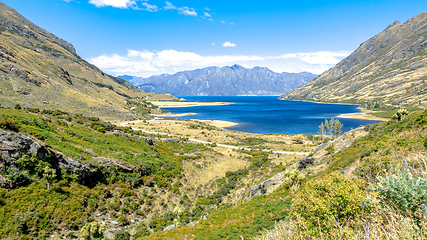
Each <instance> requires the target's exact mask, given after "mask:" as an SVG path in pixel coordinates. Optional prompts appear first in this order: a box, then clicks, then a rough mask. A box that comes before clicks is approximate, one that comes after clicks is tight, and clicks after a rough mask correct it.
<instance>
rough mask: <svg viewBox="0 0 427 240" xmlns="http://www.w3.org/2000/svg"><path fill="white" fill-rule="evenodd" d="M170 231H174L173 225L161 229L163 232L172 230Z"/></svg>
mask: <svg viewBox="0 0 427 240" xmlns="http://www.w3.org/2000/svg"><path fill="white" fill-rule="evenodd" d="M172 229H175V224H172V225H169V226H167V227H165V228H164V229H163V231H169V230H172Z"/></svg>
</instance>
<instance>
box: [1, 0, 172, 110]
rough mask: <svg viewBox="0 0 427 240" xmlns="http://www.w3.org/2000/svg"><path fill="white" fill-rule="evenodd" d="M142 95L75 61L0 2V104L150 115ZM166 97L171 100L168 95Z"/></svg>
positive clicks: (68, 50)
mask: <svg viewBox="0 0 427 240" xmlns="http://www.w3.org/2000/svg"><path fill="white" fill-rule="evenodd" d="M158 97H166V98H167V97H168V96H156V95H155V94H152V93H146V92H144V91H141V90H140V89H138V88H136V87H135V86H132V85H131V84H129V83H127V82H125V81H124V80H123V79H121V78H117V77H113V76H109V75H107V74H105V73H104V72H102V71H101V70H100V69H98V68H97V67H96V66H94V65H92V64H90V63H88V62H86V61H85V60H83V59H82V58H80V57H79V56H78V55H77V53H76V51H75V49H74V47H73V45H71V44H70V43H68V42H66V41H64V40H62V39H60V38H58V37H56V36H55V35H53V34H52V33H50V32H48V31H46V30H44V29H42V28H40V27H38V26H36V25H35V24H33V23H31V22H30V21H29V20H27V19H26V18H24V17H23V16H22V15H20V14H19V13H18V12H16V11H15V10H14V9H12V8H10V7H8V6H6V5H5V4H3V3H2V2H0V104H1V106H3V107H14V106H15V105H16V104H20V105H21V106H23V107H31V108H40V109H60V110H65V111H68V112H74V113H82V114H86V115H90V116H98V117H104V118H107V117H120V118H127V117H134V116H137V115H139V114H140V113H147V112H150V111H151V109H150V106H151V104H149V103H146V102H145V100H147V98H158ZM169 98H171V97H170V96H169Z"/></svg>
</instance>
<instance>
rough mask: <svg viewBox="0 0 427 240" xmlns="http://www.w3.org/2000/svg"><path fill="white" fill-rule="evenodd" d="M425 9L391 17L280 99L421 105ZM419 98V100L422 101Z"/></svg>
mask: <svg viewBox="0 0 427 240" xmlns="http://www.w3.org/2000/svg"><path fill="white" fill-rule="evenodd" d="M426 46H427V12H424V13H421V14H418V15H416V16H415V17H413V18H411V19H409V20H408V21H406V22H405V23H403V24H402V23H400V22H398V21H395V22H394V23H392V24H390V25H389V26H388V27H387V28H386V29H385V30H384V31H382V32H381V33H379V34H377V35H375V36H374V37H372V38H370V39H369V40H367V41H365V42H364V43H362V44H360V46H359V47H358V48H357V49H356V50H355V51H354V52H353V53H352V54H350V55H349V56H348V57H346V58H344V59H343V60H342V61H340V62H339V63H338V64H337V65H335V66H334V67H332V68H330V69H329V70H327V71H326V72H324V73H323V74H321V75H320V76H318V77H317V78H315V79H313V80H312V81H310V82H309V83H307V84H305V85H303V86H301V87H300V88H298V89H295V90H293V91H291V92H288V93H286V94H284V95H282V96H281V97H280V98H281V99H283V100H308V101H321V102H339V103H363V102H366V101H370V102H380V103H382V104H393V105H402V106H409V105H411V106H419V107H422V108H424V107H425V106H426V103H425V101H426V100H427V92H425V91H424V90H423V89H425V87H426V83H425V81H424V80H426V79H427V58H426V56H427V48H426ZM423 102H424V103H423Z"/></svg>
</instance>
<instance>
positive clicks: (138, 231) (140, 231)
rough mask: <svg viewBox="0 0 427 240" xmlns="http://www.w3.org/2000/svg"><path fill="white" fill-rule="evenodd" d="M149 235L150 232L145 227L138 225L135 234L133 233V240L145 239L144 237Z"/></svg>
mask: <svg viewBox="0 0 427 240" xmlns="http://www.w3.org/2000/svg"><path fill="white" fill-rule="evenodd" d="M150 234H151V232H150V230H148V228H147V227H145V226H144V225H141V224H140V225H139V226H138V228H137V229H136V233H135V235H133V238H134V239H138V238H140V237H145V236H148V235H150Z"/></svg>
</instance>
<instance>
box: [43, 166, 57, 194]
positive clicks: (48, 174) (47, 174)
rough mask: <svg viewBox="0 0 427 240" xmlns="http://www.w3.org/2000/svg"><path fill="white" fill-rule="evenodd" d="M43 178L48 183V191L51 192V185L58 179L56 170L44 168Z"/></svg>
mask: <svg viewBox="0 0 427 240" xmlns="http://www.w3.org/2000/svg"><path fill="white" fill-rule="evenodd" d="M43 178H44V179H45V180H46V182H47V190H48V191H49V183H50V182H52V181H53V180H54V179H55V178H56V172H55V169H53V168H50V167H48V166H46V167H45V168H44V173H43Z"/></svg>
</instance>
